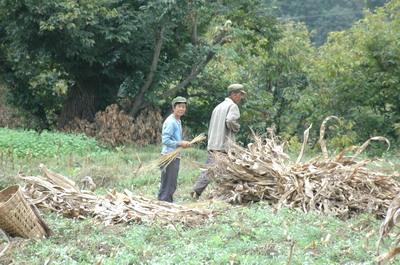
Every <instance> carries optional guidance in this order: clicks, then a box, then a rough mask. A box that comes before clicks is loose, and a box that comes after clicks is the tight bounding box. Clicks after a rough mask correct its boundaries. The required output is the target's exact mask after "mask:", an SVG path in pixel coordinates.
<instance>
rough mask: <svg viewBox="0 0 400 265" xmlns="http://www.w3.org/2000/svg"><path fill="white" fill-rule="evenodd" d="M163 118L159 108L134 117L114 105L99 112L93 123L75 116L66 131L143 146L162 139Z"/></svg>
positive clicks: (146, 110) (118, 142)
mask: <svg viewBox="0 0 400 265" xmlns="http://www.w3.org/2000/svg"><path fill="white" fill-rule="evenodd" d="M161 124H162V117H161V114H160V112H159V111H157V110H155V109H152V108H147V109H144V110H143V111H142V112H141V113H140V115H139V116H138V117H137V118H136V119H134V118H133V117H131V116H129V115H128V114H126V113H125V112H124V111H123V110H120V109H119V107H118V105H116V104H112V105H110V106H108V107H107V108H106V109H105V111H100V112H97V113H96V116H95V119H94V121H93V122H89V121H87V120H80V119H78V118H75V119H74V120H73V121H71V122H70V123H68V125H66V126H65V127H64V128H63V131H67V132H74V133H84V134H86V135H88V136H92V137H96V138H97V139H98V140H100V141H101V142H103V143H105V144H108V145H111V146H118V145H122V144H127V143H135V144H137V145H140V146H144V145H147V144H154V143H156V142H158V141H159V139H160V138H161Z"/></svg>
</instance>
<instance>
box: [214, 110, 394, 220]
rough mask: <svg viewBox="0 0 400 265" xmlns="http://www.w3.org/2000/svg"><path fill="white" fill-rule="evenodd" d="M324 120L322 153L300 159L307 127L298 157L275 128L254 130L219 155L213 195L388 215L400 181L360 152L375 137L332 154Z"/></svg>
mask: <svg viewBox="0 0 400 265" xmlns="http://www.w3.org/2000/svg"><path fill="white" fill-rule="evenodd" d="M332 118H335V119H337V118H336V117H334V116H331V117H328V118H327V119H325V121H324V122H323V123H322V125H321V130H320V140H319V143H320V145H321V148H322V152H323V157H322V158H320V157H318V158H315V159H312V160H310V161H309V162H306V163H301V162H300V161H301V158H302V155H303V152H304V147H305V145H306V142H307V138H308V133H309V130H310V128H311V126H310V128H308V129H307V130H306V131H305V132H304V142H303V147H302V150H301V152H300V155H299V157H298V159H297V160H296V162H292V161H291V160H290V159H289V157H288V155H287V154H285V152H284V150H283V144H280V143H278V142H279V141H278V139H277V138H276V137H275V136H274V135H273V134H272V133H271V132H270V136H269V137H268V138H265V139H264V138H261V137H257V136H255V141H254V142H253V143H251V144H249V145H248V147H247V148H243V147H241V146H239V145H235V144H233V145H232V147H231V148H230V150H229V152H228V154H227V155H221V154H219V155H216V156H215V163H214V165H213V166H212V167H211V168H210V169H209V171H210V176H211V177H212V178H213V179H214V180H215V182H216V184H217V185H216V188H215V191H214V196H217V197H220V198H223V199H225V200H227V201H229V202H232V203H245V202H250V201H259V200H269V201H270V202H271V203H272V204H274V205H276V206H277V208H279V207H281V206H283V205H284V206H289V207H296V208H301V209H303V210H304V211H305V212H308V211H311V210H314V211H319V212H324V213H328V214H331V215H335V216H340V217H349V216H351V215H352V214H354V213H360V212H372V213H375V214H377V215H379V216H383V215H384V213H385V211H386V210H387V208H388V206H389V204H390V202H391V201H392V200H393V198H394V197H395V196H396V195H397V194H398V193H399V192H400V185H399V183H398V182H397V181H396V180H394V179H393V176H389V175H386V174H383V173H380V172H374V171H372V170H371V169H369V168H367V166H368V163H369V162H370V161H369V160H363V159H359V158H358V155H359V154H360V153H361V152H362V151H363V150H364V149H365V148H366V147H367V146H368V144H369V142H370V141H371V140H384V141H386V142H387V143H388V141H387V140H386V138H383V137H374V138H371V139H370V140H368V141H367V142H366V143H365V144H364V145H362V146H361V147H359V148H358V149H357V150H356V151H355V155H353V156H345V153H346V152H347V151H348V150H344V151H342V152H341V153H340V154H338V155H337V156H335V157H332V158H329V157H328V152H327V150H326V146H325V142H324V133H325V125H326V122H327V121H328V120H329V119H332Z"/></svg>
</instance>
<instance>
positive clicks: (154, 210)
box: [20, 165, 212, 226]
mask: <svg viewBox="0 0 400 265" xmlns="http://www.w3.org/2000/svg"><path fill="white" fill-rule="evenodd" d="M41 170H42V172H43V176H36V177H34V176H22V175H20V178H22V179H23V180H24V181H25V182H26V183H27V185H26V186H25V188H24V193H25V196H26V197H27V198H28V199H29V201H30V202H31V203H32V204H35V205H37V206H38V207H40V208H47V209H50V210H51V211H54V212H57V213H61V214H63V215H64V216H66V217H73V218H87V217H93V218H95V219H96V220H98V221H99V222H102V223H104V224H105V225H113V224H118V223H128V222H138V223H139V222H145V223H152V222H159V223H161V224H166V225H167V224H171V223H181V224H184V225H186V226H195V225H197V224H200V223H202V222H204V221H205V220H207V219H208V218H209V217H211V215H212V213H211V212H210V211H207V210H199V209H193V208H188V207H184V206H180V205H176V204H171V203H167V202H162V201H155V200H150V199H147V198H144V197H141V196H137V195H133V194H132V192H130V191H128V190H124V192H123V193H120V192H116V191H115V190H114V191H110V192H108V194H107V195H106V196H98V195H96V194H94V193H93V192H91V191H86V190H80V189H79V188H78V187H77V186H76V185H75V183H74V182H73V181H71V180H69V179H68V178H66V177H64V176H62V175H60V174H57V173H54V172H51V171H50V170H48V169H47V168H46V167H44V166H43V165H42V166H41Z"/></svg>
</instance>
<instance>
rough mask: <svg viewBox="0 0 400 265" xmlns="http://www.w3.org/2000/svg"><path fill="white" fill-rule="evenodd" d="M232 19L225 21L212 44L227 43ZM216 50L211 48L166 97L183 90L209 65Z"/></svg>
mask: <svg viewBox="0 0 400 265" xmlns="http://www.w3.org/2000/svg"><path fill="white" fill-rule="evenodd" d="M229 33H230V21H229V23H228V22H227V23H225V26H224V27H223V28H222V29H221V30H220V31H219V33H218V34H217V35H216V36H215V37H214V40H213V42H212V45H213V46H214V45H221V46H222V45H224V44H225V43H227V42H229V41H230V36H229ZM215 54H216V53H215V51H213V50H210V51H209V52H208V53H207V55H206V56H205V57H203V59H202V60H201V61H200V62H197V63H195V64H194V65H193V66H192V68H191V71H190V73H189V75H188V76H187V77H186V78H185V79H183V80H182V81H181V82H180V83H179V84H177V85H176V86H175V87H174V88H172V89H170V90H168V92H167V93H165V97H169V96H173V95H175V94H176V93H177V92H178V91H181V90H182V89H184V88H185V87H186V86H187V85H189V84H190V82H192V81H193V80H194V79H195V78H196V77H197V76H198V75H199V74H200V73H201V72H202V71H203V70H204V68H205V67H206V66H207V64H208V63H209V62H210V61H211V60H212V59H213V58H214V56H215Z"/></svg>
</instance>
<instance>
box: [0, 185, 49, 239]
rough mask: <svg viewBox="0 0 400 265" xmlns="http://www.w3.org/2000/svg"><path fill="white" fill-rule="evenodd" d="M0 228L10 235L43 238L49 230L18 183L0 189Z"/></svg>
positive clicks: (47, 234)
mask: <svg viewBox="0 0 400 265" xmlns="http://www.w3.org/2000/svg"><path fill="white" fill-rule="evenodd" d="M0 228H1V229H3V230H4V231H5V232H6V233H8V234H9V235H10V236H19V237H24V238H45V237H47V236H49V235H50V230H49V228H48V227H47V225H46V224H45V223H44V221H43V219H42V218H41V217H40V214H39V212H38V211H37V209H35V208H34V206H33V207H32V206H31V205H30V204H29V203H28V202H27V201H26V200H25V198H24V195H23V194H22V192H21V189H20V187H19V186H18V185H15V186H11V187H8V188H6V189H4V190H2V191H0Z"/></svg>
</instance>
